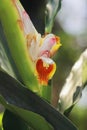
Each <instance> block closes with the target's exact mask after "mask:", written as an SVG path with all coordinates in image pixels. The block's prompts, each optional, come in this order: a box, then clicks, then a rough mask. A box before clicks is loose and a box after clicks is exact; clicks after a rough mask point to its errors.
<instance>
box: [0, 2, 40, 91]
mask: <svg viewBox="0 0 87 130" xmlns="http://www.w3.org/2000/svg"><path fill="white" fill-rule="evenodd" d="M0 3H1V4H0V20H1V23H2V26H3V29H4V33H5V36H6V38H7V41H8V46H9V49H10V52H11V55H12V57H13V59H14V61H15V64H16V66H17V68H18V71H19V74H20V76H21V78H22V80H23V83H24V84H25V85H26V86H27V87H28V88H29V89H31V90H32V91H34V92H37V93H39V86H38V81H37V78H36V77H35V76H34V68H33V64H32V62H31V59H30V58H29V55H28V50H27V46H26V38H25V36H24V31H23V29H22V28H21V27H20V24H19V20H20V16H19V14H18V11H17V9H16V7H15V3H14V0H0Z"/></svg>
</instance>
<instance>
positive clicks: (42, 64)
mask: <svg viewBox="0 0 87 130" xmlns="http://www.w3.org/2000/svg"><path fill="white" fill-rule="evenodd" d="M55 70H56V64H55V63H54V61H53V60H51V59H50V58H46V57H40V58H39V59H38V60H37V62H36V75H37V76H38V80H39V83H40V84H42V85H47V83H48V80H49V79H51V78H52V76H53V75H54V73H55Z"/></svg>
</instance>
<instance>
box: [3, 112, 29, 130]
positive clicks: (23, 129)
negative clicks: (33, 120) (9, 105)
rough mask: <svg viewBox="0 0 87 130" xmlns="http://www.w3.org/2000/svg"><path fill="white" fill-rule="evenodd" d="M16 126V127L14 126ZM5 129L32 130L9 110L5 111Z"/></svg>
mask: <svg viewBox="0 0 87 130" xmlns="http://www.w3.org/2000/svg"><path fill="white" fill-rule="evenodd" d="M14 124H15V125H14ZM3 129H4V130H30V128H29V126H28V125H27V123H25V121H24V120H22V119H21V118H20V117H18V116H17V115H15V114H14V113H12V112H10V111H9V110H5V112H4V116H3Z"/></svg>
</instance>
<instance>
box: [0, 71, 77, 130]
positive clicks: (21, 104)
mask: <svg viewBox="0 0 87 130" xmlns="http://www.w3.org/2000/svg"><path fill="white" fill-rule="evenodd" d="M0 95H1V96H0V102H1V103H2V104H3V105H4V106H5V107H6V108H7V109H9V110H10V111H12V112H14V113H15V114H17V115H19V116H20V117H21V118H22V119H24V120H25V121H26V122H27V123H28V124H29V125H31V126H33V125H34V126H33V127H34V128H36V129H37V130H38V128H39V129H40V126H41V130H42V126H43V128H44V129H45V128H46V129H45V130H51V129H52V127H51V125H52V126H53V127H54V129H55V130H59V129H61V130H77V129H76V127H75V126H74V125H73V124H72V123H71V122H70V121H69V120H68V119H67V118H66V117H65V116H63V115H62V114H60V113H59V112H58V111H57V110H55V109H54V108H53V107H52V106H51V105H49V104H48V103H47V102H45V101H44V100H42V99H41V98H40V97H39V96H37V95H36V94H35V93H33V92H31V91H30V90H29V89H27V88H25V87H24V86H23V85H22V84H21V83H19V82H18V81H17V80H15V79H13V78H12V77H11V76H9V75H7V74H5V73H4V72H1V71H0ZM24 109H25V110H24ZM27 115H28V116H27ZM39 122H40V123H39ZM43 124H44V125H45V127H44V125H43ZM49 124H51V125H49ZM44 129H43V130H44Z"/></svg>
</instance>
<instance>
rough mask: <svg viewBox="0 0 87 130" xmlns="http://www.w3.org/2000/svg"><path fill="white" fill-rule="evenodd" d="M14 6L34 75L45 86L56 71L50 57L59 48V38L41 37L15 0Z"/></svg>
mask: <svg viewBox="0 0 87 130" xmlns="http://www.w3.org/2000/svg"><path fill="white" fill-rule="evenodd" d="M15 4H16V8H17V10H18V13H19V15H20V19H19V20H18V23H19V25H20V27H21V29H23V32H24V36H25V37H26V46H27V50H28V54H29V58H31V61H32V63H33V65H34V68H35V75H36V76H37V79H38V81H39V83H41V84H43V85H47V83H48V81H49V79H51V78H52V76H53V75H54V73H55V70H56V64H55V62H54V61H53V60H52V59H51V58H50V57H52V56H53V55H54V53H55V52H56V51H57V50H58V48H59V47H60V46H61V44H60V38H59V37H57V36H55V35H54V34H47V35H45V36H43V37H41V34H39V33H38V32H37V30H36V29H35V27H34V25H33V24H32V22H31V20H30V18H29V16H28V14H27V13H26V11H25V10H24V8H23V7H22V6H21V4H20V2H19V1H18V0H17V1H16V2H15Z"/></svg>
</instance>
